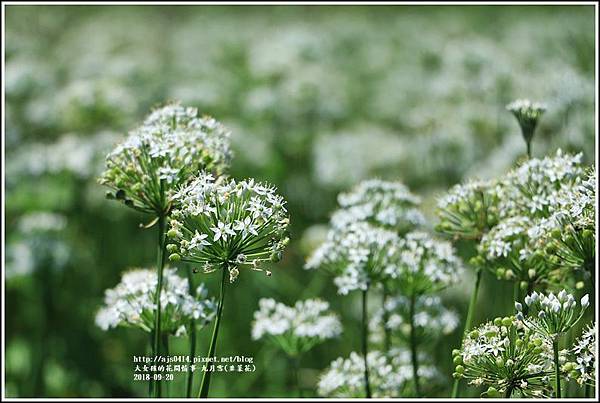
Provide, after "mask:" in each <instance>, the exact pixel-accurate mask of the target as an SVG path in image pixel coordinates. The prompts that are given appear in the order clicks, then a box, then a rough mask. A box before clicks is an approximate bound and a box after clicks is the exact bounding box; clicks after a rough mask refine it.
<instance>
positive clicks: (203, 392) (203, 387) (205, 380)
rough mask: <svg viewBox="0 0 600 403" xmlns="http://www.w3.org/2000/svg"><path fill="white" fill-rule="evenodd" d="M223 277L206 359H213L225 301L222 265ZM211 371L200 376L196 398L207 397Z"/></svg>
mask: <svg viewBox="0 0 600 403" xmlns="http://www.w3.org/2000/svg"><path fill="white" fill-rule="evenodd" d="M221 270H222V271H223V276H222V277H221V291H220V293H219V304H218V306H217V318H216V319H215V326H214V327H213V333H212V337H211V339H210V348H209V349H208V354H207V357H213V356H214V355H215V350H216V348H217V336H218V334H219V325H220V324H221V315H222V313H223V301H224V300H225V278H226V276H227V267H226V266H225V265H223V267H222V268H221ZM211 374H212V371H206V372H204V374H203V375H202V382H201V383H200V393H199V394H198V397H201V398H206V397H208V390H209V388H210V378H211Z"/></svg>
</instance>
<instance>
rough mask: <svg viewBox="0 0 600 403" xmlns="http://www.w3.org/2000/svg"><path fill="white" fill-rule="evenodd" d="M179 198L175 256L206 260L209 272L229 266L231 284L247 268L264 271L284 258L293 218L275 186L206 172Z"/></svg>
mask: <svg viewBox="0 0 600 403" xmlns="http://www.w3.org/2000/svg"><path fill="white" fill-rule="evenodd" d="M173 199H174V200H175V202H176V203H177V205H178V208H177V209H175V210H173V212H172V217H173V218H172V219H171V221H170V230H169V231H168V232H167V235H168V237H169V238H170V241H171V243H170V244H169V245H167V250H168V251H169V252H171V255H170V256H169V259H170V260H172V261H178V260H182V261H186V262H190V263H197V264H200V265H202V270H203V271H204V272H207V273H208V272H212V271H215V270H218V269H223V270H224V269H227V270H229V276H230V281H231V282H233V281H235V279H236V278H237V276H238V275H239V268H240V267H242V266H246V267H250V268H251V269H253V270H262V269H261V268H260V266H261V265H262V264H263V263H264V262H268V261H271V262H277V261H279V260H281V255H282V253H283V249H284V248H285V246H286V245H287V244H288V242H289V238H288V237H287V227H288V225H289V216H288V213H287V210H286V208H285V200H284V199H283V197H281V196H280V195H278V194H277V193H276V189H275V188H274V187H271V186H268V185H263V184H261V183H255V182H254V180H253V179H250V180H245V181H240V182H236V181H235V180H215V179H214V177H213V176H212V175H211V174H207V173H201V174H200V175H199V176H198V177H196V178H194V179H193V180H192V181H191V182H190V183H189V184H187V185H186V186H184V187H183V188H181V189H180V190H179V191H178V192H177V194H175V195H174V197H173ZM267 274H268V275H270V272H269V271H267Z"/></svg>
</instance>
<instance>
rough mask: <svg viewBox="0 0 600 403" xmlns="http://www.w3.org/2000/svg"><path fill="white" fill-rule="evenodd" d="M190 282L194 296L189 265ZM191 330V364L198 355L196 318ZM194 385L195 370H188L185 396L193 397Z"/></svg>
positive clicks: (194, 291) (191, 323) (191, 292)
mask: <svg viewBox="0 0 600 403" xmlns="http://www.w3.org/2000/svg"><path fill="white" fill-rule="evenodd" d="M188 284H189V289H190V295H192V296H193V297H194V296H195V295H196V289H195V287H194V283H193V281H192V269H191V268H190V267H188ZM189 326H190V328H189V332H190V354H189V363H190V365H191V364H193V363H194V357H195V356H196V321H195V320H194V319H191V320H190V324H189ZM193 385H194V372H193V371H188V373H187V382H186V391H185V397H187V398H190V397H192V388H193Z"/></svg>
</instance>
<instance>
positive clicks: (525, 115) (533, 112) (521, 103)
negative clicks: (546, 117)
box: [506, 99, 546, 157]
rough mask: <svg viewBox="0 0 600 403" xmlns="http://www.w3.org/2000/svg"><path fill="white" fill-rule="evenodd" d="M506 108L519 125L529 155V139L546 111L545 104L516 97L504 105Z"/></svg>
mask: <svg viewBox="0 0 600 403" xmlns="http://www.w3.org/2000/svg"><path fill="white" fill-rule="evenodd" d="M506 109H507V110H508V111H510V112H512V114H513V115H514V116H515V118H517V121H518V122H519V126H520V127H521V134H522V135H523V139H524V140H525V143H526V144H527V154H528V155H529V156H530V157H531V140H532V139H533V135H534V133H535V129H536V127H537V125H538V122H539V120H540V119H541V117H542V115H543V114H544V112H546V105H544V104H542V103H538V102H531V101H530V100H528V99H517V100H516V101H513V102H511V103H510V104H508V105H506Z"/></svg>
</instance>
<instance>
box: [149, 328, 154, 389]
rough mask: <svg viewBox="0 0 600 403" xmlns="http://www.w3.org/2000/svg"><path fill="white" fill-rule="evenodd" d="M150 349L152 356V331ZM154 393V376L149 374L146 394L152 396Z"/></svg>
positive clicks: (152, 332)
mask: <svg viewBox="0 0 600 403" xmlns="http://www.w3.org/2000/svg"><path fill="white" fill-rule="evenodd" d="M150 350H151V351H152V357H154V355H155V352H154V331H151V332H150ZM153 393H154V378H153V377H152V376H151V377H150V380H149V381H148V396H149V397H152V396H153Z"/></svg>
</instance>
